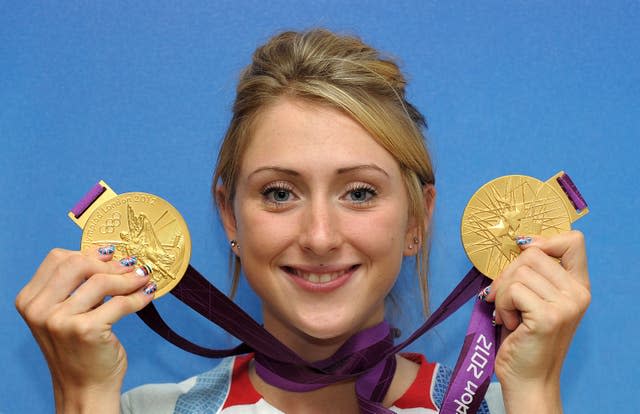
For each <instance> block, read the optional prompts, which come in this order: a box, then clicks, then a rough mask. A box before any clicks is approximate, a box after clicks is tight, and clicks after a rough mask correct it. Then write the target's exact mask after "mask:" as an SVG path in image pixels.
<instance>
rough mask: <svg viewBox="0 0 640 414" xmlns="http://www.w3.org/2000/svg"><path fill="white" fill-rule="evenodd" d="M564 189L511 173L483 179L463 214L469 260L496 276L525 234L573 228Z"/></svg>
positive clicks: (465, 242) (511, 256)
mask: <svg viewBox="0 0 640 414" xmlns="http://www.w3.org/2000/svg"><path fill="white" fill-rule="evenodd" d="M560 197H561V196H560V195H559V194H558V193H557V192H556V191H555V190H554V189H553V188H552V187H551V186H550V185H548V184H546V183H544V182H542V181H539V180H537V179H535V178H532V177H528V176H524V175H508V176H504V177H499V178H496V179H495V180H492V181H490V182H488V183H487V184H485V185H483V186H482V187H481V188H480V189H479V190H478V191H476V193H475V194H474V195H473V197H471V200H470V201H469V204H467V207H466V208H465V210H464V214H463V216H462V226H461V227H462V228H461V231H462V244H463V245H464V249H465V251H466V252H467V255H468V256H469V260H471V262H472V263H473V265H474V266H475V267H476V268H477V269H478V270H479V271H480V272H482V273H483V274H485V275H486V276H488V277H490V278H491V279H495V278H496V277H497V276H498V275H499V274H500V272H501V271H502V269H504V267H505V266H507V265H508V264H509V263H511V261H513V260H514V259H515V258H516V257H517V256H518V254H519V253H520V248H519V247H518V246H517V245H516V242H515V238H516V237H517V236H520V235H543V236H544V235H553V234H557V233H562V232H565V231H569V230H571V218H570V216H569V213H568V211H567V208H566V207H565V205H564V203H563V202H562V200H561V199H560Z"/></svg>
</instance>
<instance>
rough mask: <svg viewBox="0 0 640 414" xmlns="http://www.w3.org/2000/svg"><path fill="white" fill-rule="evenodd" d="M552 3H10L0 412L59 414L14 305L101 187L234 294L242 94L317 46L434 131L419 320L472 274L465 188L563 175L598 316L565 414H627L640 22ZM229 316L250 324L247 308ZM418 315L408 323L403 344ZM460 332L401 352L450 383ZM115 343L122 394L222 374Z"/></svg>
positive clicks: (568, 388)
mask: <svg viewBox="0 0 640 414" xmlns="http://www.w3.org/2000/svg"><path fill="white" fill-rule="evenodd" d="M387 3H389V5H387ZM561 3H562V4H558V2H555V1H538V2H521V1H516V2H502V1H488V2H432V1H429V2H427V1H425V2H422V1H396V2H393V5H390V4H391V2H379V3H378V2H370V1H369V2H359V3H355V2H354V3H349V2H344V1H314V2H308V1H306V2H301V1H295V2H294V1H269V2H263V1H244V2H235V1H218V2H179V3H171V2H117V1H114V2H58V3H57V4H54V2H42V3H38V2H30V3H26V2H25V4H22V2H20V3H19V2H15V4H8V2H3V3H2V4H1V5H0V140H1V141H0V143H1V146H0V154H1V155H0V160H1V164H0V184H1V185H0V197H1V199H0V201H1V203H2V204H1V205H2V210H1V211H2V213H1V214H0V229H2V230H1V231H2V242H1V243H2V245H1V248H0V269H2V271H1V273H0V278H1V281H2V286H3V289H2V290H1V291H0V306H1V309H0V318H1V319H0V321H1V324H0V339H1V341H2V346H1V347H0V358H1V361H2V367H3V368H2V369H3V375H2V376H0V389H2V391H3V392H2V397H0V398H1V400H0V412H6V413H22V412H50V411H52V393H51V390H50V380H49V374H48V370H47V368H46V364H45V361H44V359H43V357H42V356H41V354H40V352H39V350H38V348H37V345H36V343H35V341H34V340H33V339H32V337H31V336H30V333H29V331H28V329H27V327H26V325H25V324H24V323H23V322H22V320H21V319H20V318H19V316H18V314H17V312H15V310H14V307H13V301H14V297H15V295H16V294H17V292H18V291H19V290H20V288H21V287H22V286H23V285H24V284H25V283H26V282H27V281H28V280H29V278H30V277H31V275H32V274H33V273H34V271H35V270H36V268H37V266H38V263H39V262H40V261H41V260H42V259H43V258H44V256H45V255H46V254H47V252H48V251H49V250H50V249H51V248H52V247H55V246H60V247H64V248H69V249H75V248H77V247H78V244H79V240H80V230H79V229H78V228H76V226H75V225H74V224H73V223H72V222H71V221H70V220H69V219H68V218H67V217H66V212H67V211H68V209H69V207H70V206H71V205H73V204H74V203H75V201H76V200H77V199H78V198H79V197H81V196H82V195H83V194H84V192H85V191H86V190H87V189H88V188H89V187H90V186H91V185H93V184H94V183H95V182H96V181H97V180H98V179H101V178H102V179H104V180H106V181H107V182H108V183H109V184H110V185H111V186H112V187H113V188H114V189H115V190H116V191H117V192H126V191H145V192H151V193H155V194H158V195H160V196H162V197H164V198H165V199H167V200H170V201H171V202H172V203H173V204H174V205H175V206H176V207H177V208H178V210H179V211H181V212H182V214H183V215H184V217H185V218H186V220H187V222H188V224H189V226H190V228H191V232H192V240H193V254H192V263H193V264H194V265H195V266H196V267H197V268H198V269H199V270H200V271H201V272H203V273H204V274H206V275H208V277H209V278H210V279H211V280H212V281H214V282H215V283H216V284H217V285H218V286H220V287H221V288H223V289H227V288H228V286H229V283H228V277H227V252H228V247H227V245H226V240H225V238H224V236H223V234H222V232H221V229H220V225H219V224H218V221H217V217H216V215H215V213H214V212H213V209H212V200H211V196H210V194H209V185H210V179H211V174H212V168H213V164H214V161H215V157H216V151H217V148H218V145H219V140H220V137H221V136H222V134H223V132H224V130H225V127H226V125H227V123H228V120H229V118H230V106H231V102H232V99H233V95H234V88H235V83H236V79H237V76H238V73H239V71H240V69H241V68H242V67H243V66H244V65H246V64H247V63H248V62H249V58H250V53H251V52H252V51H253V49H254V48H255V47H256V46H257V45H258V44H260V43H262V42H264V41H265V40H266V39H267V38H268V37H269V36H271V35H272V34H274V33H275V32H277V31H279V30H281V29H302V28H308V27H313V26H324V27H328V28H331V29H335V30H338V31H341V32H346V33H355V34H358V35H360V36H362V37H363V38H364V39H365V40H366V41H367V42H369V43H371V44H372V45H374V46H376V47H378V48H380V49H382V50H385V51H387V52H389V53H390V54H392V55H393V56H396V57H398V58H399V60H400V62H401V65H402V67H403V69H404V70H405V72H406V73H407V74H408V76H409V78H410V81H411V83H410V87H409V94H410V96H411V98H412V100H413V101H414V103H415V104H416V105H417V107H418V108H420V109H421V110H422V111H423V112H424V113H425V114H426V115H427V117H428V120H429V125H430V129H429V145H430V147H431V150H432V153H433V157H434V160H435V166H436V172H437V190H438V199H437V212H436V216H435V222H434V239H433V251H432V272H431V275H432V280H431V287H432V303H434V304H438V303H440V301H441V300H442V299H443V298H444V296H445V295H446V293H447V292H448V291H449V290H450V289H451V288H452V287H453V286H454V285H455V284H456V282H457V280H458V279H459V277H461V275H462V274H463V273H464V272H465V271H466V270H467V269H468V268H469V262H468V260H467V258H466V257H465V254H464V252H463V250H462V247H461V244H460V241H459V230H458V229H459V219H460V216H461V214H462V211H463V209H464V206H465V205H466V202H467V200H468V198H469V197H470V195H471V194H472V193H473V192H474V191H475V190H476V189H477V187H479V186H480V185H482V184H483V183H484V182H486V181H488V180H490V179H492V178H495V177H497V176H501V175H505V174H513V173H520V174H526V175H532V176H535V177H538V178H540V179H543V180H546V179H547V178H548V177H550V176H551V175H553V174H554V173H556V172H557V171H559V170H561V169H564V170H566V171H567V172H569V173H570V174H571V176H572V177H573V179H574V181H576V183H577V184H578V186H579V187H580V189H581V190H582V193H583V195H584V196H585V198H586V199H587V200H588V202H589V203H590V207H591V213H590V214H589V215H588V216H587V217H585V218H583V219H582V220H580V221H579V222H578V223H576V228H578V229H580V230H582V231H583V232H584V233H585V234H586V236H587V241H588V246H587V248H588V254H589V262H590V268H591V277H592V287H593V302H592V305H591V307H590V309H589V311H588V312H587V314H586V316H585V318H584V320H583V323H582V325H581V327H580V329H579V331H578V333H577V335H576V338H575V341H574V344H573V346H572V349H571V351H570V353H569V355H568V358H567V361H566V364H565V368H564V371H563V377H562V392H563V399H564V401H565V408H566V412H582V413H601V412H633V411H635V410H636V409H637V408H638V403H637V402H636V401H637V390H638V388H639V387H638V386H639V380H638V375H637V373H638V362H639V361H638V357H637V349H638V346H637V338H638V337H637V331H638V317H637V313H638V306H637V300H636V297H637V292H639V291H640V277H639V276H640V275H639V272H638V268H639V267H640V262H639V259H638V258H639V257H640V255H639V254H638V251H639V250H640V242H639V240H640V238H639V237H638V234H637V233H638V230H639V226H638V224H637V218H636V214H637V211H638V209H639V208H640V205H639V204H640V203H639V197H638V194H637V189H636V184H637V177H638V172H639V171H638V164H637V163H638V160H639V159H640V151H639V147H640V145H638V136H639V133H640V121H639V119H640V86H639V85H640V70H639V69H640V65H639V64H640V46H639V45H640V29H639V26H640V25H639V24H638V22H639V21H640V5H639V3H638V2H637V1H627V2H625V1H612V2H592V1H575V2H561ZM238 300H239V302H240V303H241V304H242V306H243V307H245V308H246V309H248V310H250V311H251V312H252V313H253V314H254V315H256V316H257V315H258V308H257V306H256V302H255V298H254V297H253V296H252V293H251V292H249V291H248V289H247V288H246V286H245V287H243V289H242V291H241V293H240V295H239V298H238ZM158 305H159V306H160V307H161V311H162V312H164V314H165V315H167V319H168V320H169V321H170V322H171V323H174V324H176V325H177V327H178V328H182V331H183V332H187V333H188V336H189V337H190V338H192V339H194V340H197V341H200V342H202V343H204V344H208V345H212V346H213V345H216V346H227V345H230V344H231V343H232V342H233V341H232V340H231V339H229V338H227V337H226V336H224V335H222V334H220V332H219V331H217V330H216V329H214V328H213V327H212V326H211V325H210V324H208V323H205V322H204V321H202V320H201V319H200V318H199V317H197V316H195V315H194V314H192V313H191V312H188V311H186V310H185V309H184V306H181V305H180V304H178V303H177V302H176V301H175V300H173V299H172V298H169V297H166V298H163V299H161V300H159V301H158ZM417 309H419V304H418V303H415V306H408V307H406V308H405V314H404V316H405V319H406V320H408V322H407V324H406V325H407V326H408V328H407V329H410V328H411V327H416V326H417V325H418V318H417V316H416V315H418V312H417ZM468 312H469V307H468V306H467V307H466V308H464V310H463V311H462V312H459V313H458V314H456V315H455V316H454V317H452V318H450V319H449V320H448V321H446V322H445V324H444V325H442V326H441V327H439V328H438V329H437V330H436V332H434V333H431V334H429V335H427V336H426V337H425V338H424V339H423V340H421V341H420V342H419V343H417V344H416V345H415V346H414V347H413V349H414V350H419V351H422V352H426V353H427V354H428V355H429V357H430V358H431V359H434V360H439V361H443V362H445V363H448V364H450V365H452V364H453V363H454V362H455V359H456V356H457V353H458V350H459V347H460V345H461V342H462V338H463V334H464V331H465V327H466V322H467V320H468ZM115 330H116V332H117V334H118V336H119V337H120V338H121V340H122V341H123V342H124V344H125V346H126V349H127V351H128V355H129V364H130V368H129V372H128V374H127V377H126V380H125V388H126V389H128V388H131V387H133V386H136V385H139V384H143V383H149V382H159V381H173V382H175V381H178V380H181V379H183V378H185V377H188V376H191V375H193V374H196V373H198V372H201V371H204V370H206V369H208V368H209V367H210V366H211V365H212V364H213V362H212V361H209V360H206V359H204V358H200V357H196V356H191V355H188V354H186V353H185V352H182V351H180V350H178V349H176V348H174V347H173V346H172V345H170V344H168V343H166V342H164V341H163V340H161V339H160V338H159V337H157V336H156V335H155V334H154V333H153V332H151V331H150V330H149V329H147V328H146V327H145V326H143V325H142V323H141V321H139V320H138V319H137V318H136V317H135V316H130V317H126V318H125V319H124V320H122V321H121V322H120V323H119V324H118V325H117V326H116V328H115ZM405 333H406V331H405ZM634 391H636V392H634ZM634 408H635V409H634Z"/></svg>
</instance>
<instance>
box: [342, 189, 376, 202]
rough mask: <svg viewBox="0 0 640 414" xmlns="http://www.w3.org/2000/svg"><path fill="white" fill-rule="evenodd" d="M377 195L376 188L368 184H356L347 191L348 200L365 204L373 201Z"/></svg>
mask: <svg viewBox="0 0 640 414" xmlns="http://www.w3.org/2000/svg"><path fill="white" fill-rule="evenodd" d="M376 195H377V192H376V189H375V188H373V187H372V186H370V185H367V184H356V185H354V186H353V188H350V189H349V190H348V192H347V195H346V198H347V201H350V202H352V203H355V204H363V203H367V202H369V201H371V199H372V198H373V197H375V196H376Z"/></svg>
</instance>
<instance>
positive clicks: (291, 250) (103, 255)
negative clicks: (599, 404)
mask: <svg viewBox="0 0 640 414" xmlns="http://www.w3.org/2000/svg"><path fill="white" fill-rule="evenodd" d="M233 112H234V115H233V119H232V121H231V125H230V127H229V129H228V131H227V134H226V137H225V140H224V142H223V145H222V148H221V152H220V156H219V158H218V165H217V168H216V173H215V177H214V183H213V188H214V194H215V198H216V201H217V205H218V208H219V211H220V216H221V218H222V221H223V224H224V228H225V231H226V233H227V236H228V238H229V240H230V244H231V247H232V254H234V255H235V264H236V268H235V271H234V285H233V286H234V289H235V286H236V284H237V279H238V277H239V272H240V265H241V266H242V271H243V273H244V274H245V275H246V277H247V279H248V281H249V284H250V285H251V287H252V288H253V289H254V290H255V291H256V293H257V294H258V296H259V297H260V299H261V301H262V310H263V315H264V326H265V328H266V329H267V330H268V331H269V332H270V333H271V334H273V335H274V336H275V337H276V338H278V339H279V340H280V341H281V342H282V343H284V344H285V345H287V346H288V347H289V348H291V349H292V350H294V351H295V352H296V353H297V354H298V355H300V356H301V357H303V358H304V359H306V360H308V361H317V360H321V359H325V358H327V357H329V356H331V355H332V354H333V353H334V352H335V351H336V350H337V349H338V348H339V347H340V346H341V345H342V344H343V343H345V341H346V340H347V339H348V338H350V337H351V336H353V335H354V334H356V333H357V332H360V331H362V330H363V329H366V328H369V327H371V326H374V325H376V324H378V323H380V322H381V321H382V320H383V318H384V314H385V299H386V298H387V296H388V294H389V292H390V291H391V288H392V287H393V285H394V283H395V281H396V278H397V277H398V273H399V271H400V266H401V264H402V261H403V260H404V258H405V257H410V256H416V270H417V274H418V279H419V283H420V286H421V289H422V291H423V294H424V297H425V298H426V264H427V255H428V249H427V245H428V230H429V223H430V218H431V212H432V210H433V203H434V196H435V190H434V177H433V171H432V168H431V162H430V159H429V154H428V152H427V150H426V147H425V144H424V138H423V135H422V130H423V128H424V126H425V122H424V118H423V117H422V115H421V114H420V113H419V112H418V111H417V110H416V109H415V108H414V107H413V106H412V105H411V104H410V103H409V102H408V101H407V100H406V98H405V80H404V77H403V75H402V74H401V73H400V71H399V69H398V67H397V66H396V64H395V63H394V62H393V61H391V60H388V59H384V58H381V57H380V55H379V54H378V52H377V51H375V50H374V49H372V48H370V47H369V46H367V45H365V44H363V43H362V42H361V41H360V40H358V39H356V38H352V37H340V36H336V35H334V34H332V33H330V32H327V31H323V30H314V31H309V32H305V33H292V32H287V33H283V34H280V35H278V36H275V37H274V38H272V39H271V40H270V41H269V42H268V43H267V44H265V45H264V46H262V47H260V48H259V49H258V50H256V52H255V54H254V56H253V62H252V63H251V65H250V66H249V67H248V68H247V69H246V70H245V71H244V72H243V74H242V77H241V79H240V83H239V86H238V91H237V97H236V101H235V104H234V108H233ZM519 244H521V246H522V248H523V250H524V251H523V253H522V254H521V255H520V256H519V257H518V258H517V259H516V260H515V261H514V262H513V263H511V264H510V265H509V266H508V267H507V268H506V269H505V270H504V271H503V272H502V274H501V276H500V277H499V278H498V279H497V281H495V282H494V283H493V284H492V286H491V287H490V292H485V294H484V296H485V299H486V300H487V301H492V302H495V305H496V323H498V324H502V325H503V327H502V344H501V347H500V350H499V352H498V355H497V358H496V366H495V370H496V374H497V377H498V379H499V381H500V383H501V386H502V398H503V401H504V407H505V408H506V411H507V412H509V413H524V412H530V411H535V412H536V413H547V412H548V413H552V412H560V411H561V409H562V406H561V401H560V390H559V377H560V370H561V366H562V362H563V360H564V356H565V354H566V351H567V349H568V347H569V344H570V341H571V339H572V337H573V334H574V332H575V329H576V327H577V324H578V322H579V320H580V318H581V316H582V315H583V313H584V312H585V310H586V308H587V306H588V303H589V298H590V296H589V281H588V272H587V267H586V257H585V249H584V242H583V239H582V236H581V235H580V233H578V232H569V233H566V234H562V235H559V236H556V237H553V238H547V239H544V238H541V237H534V238H522V239H521V241H520V243H519ZM111 259H112V251H111V250H110V249H108V248H107V249H101V250H100V251H97V252H83V253H79V252H69V251H62V250H58V249H56V250H53V251H52V252H51V253H50V254H49V255H48V256H47V258H46V259H45V260H44V261H43V263H42V265H41V266H40V268H39V269H38V271H37V272H36V274H35V275H34V277H33V279H32V280H31V281H30V282H29V283H28V284H27V286H25V288H24V289H23V290H22V291H21V292H20V294H19V295H18V298H17V299H16V306H17V308H18V310H19V311H20V313H21V314H22V315H23V317H24V318H25V320H26V321H27V323H28V324H29V326H30V328H31V330H32V332H33V334H34V336H35V337H36V339H37V340H38V342H39V344H40V347H41V348H42V350H43V353H44V354H45V356H46V358H47V362H48V364H49V367H50V370H51V373H52V379H53V386H54V392H55V397H56V408H57V410H58V411H60V412H66V411H68V412H77V411H92V412H96V411H100V412H118V410H119V409H120V408H119V398H120V397H119V395H120V391H121V390H120V389H121V385H122V380H123V377H124V374H125V371H126V366H127V363H126V354H125V351H124V348H123V347H122V345H121V344H120V342H119V341H118V339H117V338H116V337H115V336H114V335H113V332H112V331H111V325H112V324H113V323H115V322H117V320H119V319H120V318H121V317H123V316H124V315H126V314H128V313H131V312H135V311H137V310H139V309H142V308H143V307H144V306H145V305H147V304H148V303H149V302H150V301H151V299H152V296H153V291H154V289H155V286H154V285H153V283H152V282H150V280H149V276H148V275H147V274H146V272H144V271H141V270H139V269H137V270H136V271H132V270H131V266H132V265H133V264H134V263H132V262H134V261H133V260H125V261H123V262H122V263H117V262H114V261H113V260H111ZM558 259H561V261H559V260H558ZM83 282H84V283H83ZM72 292H74V294H73V295H70V294H71V293H72ZM105 296H112V298H111V299H109V300H108V301H106V302H105V303H104V304H103V303H102V300H103V298H104V297H105ZM425 304H426V299H425ZM425 306H426V305H425ZM77 350H81V351H80V352H78V351H77ZM396 362H397V368H396V370H395V374H394V375H393V380H392V382H391V386H390V388H389V390H388V392H387V393H386V396H385V398H384V400H383V405H384V406H386V407H391V408H392V409H393V410H394V411H398V412H402V410H404V409H409V408H413V409H414V410H416V411H411V412H425V413H428V412H437V406H438V405H439V401H438V398H439V397H438V395H437V394H438V393H437V391H434V389H435V388H438V387H442V386H443V384H441V382H442V381H443V380H442V376H443V374H442V373H443V372H444V371H443V369H442V368H441V367H440V366H439V365H437V364H432V363H429V362H427V361H426V360H425V359H424V358H423V357H421V356H417V355H397V356H396ZM222 377H224V379H223V380H220V378H222ZM228 377H231V378H228ZM229 381H231V384H230V385H229ZM228 387H230V390H229V391H228V392H227V388H228ZM354 387H355V386H354V382H353V381H344V382H340V383H336V384H333V385H329V386H326V387H323V388H320V389H318V390H315V391H309V392H291V391H286V390H283V389H280V388H278V387H275V386H273V385H269V384H268V383H267V382H265V381H264V380H263V379H262V378H261V377H260V376H259V375H257V374H256V371H255V365H254V363H253V361H252V356H251V355H248V356H242V357H238V358H235V359H228V360H224V361H223V362H222V363H221V365H220V366H219V367H218V368H216V369H214V370H213V371H211V372H210V373H207V374H204V375H202V376H199V377H198V378H193V379H190V380H187V381H185V382H183V383H180V384H174V385H162V386H157V385H156V386H145V387H141V388H140V389H137V390H134V391H132V392H130V393H128V394H125V396H124V397H123V399H122V402H123V405H122V408H123V409H124V410H133V411H136V410H143V411H148V412H173V411H174V409H175V410H176V411H178V412H201V411H200V410H205V409H206V410H210V411H213V412H216V411H217V410H218V409H220V408H221V407H223V406H224V409H225V411H222V412H225V413H233V412H246V411H250V410H255V411H251V412H261V413H273V412H281V411H282V412H287V413H300V412H302V413H326V412H344V413H353V412H358V402H357V399H356V393H355V390H354ZM238 390H240V392H238ZM217 399H220V401H218V400H217ZM481 409H482V410H484V411H485V412H486V411H488V408H487V406H486V405H483V407H482V408H481ZM278 410H280V411H278ZM492 410H493V411H492V412H496V410H497V408H494V407H493V406H492ZM405 412H406V411H405Z"/></svg>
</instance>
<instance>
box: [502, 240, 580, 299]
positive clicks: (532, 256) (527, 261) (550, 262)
mask: <svg viewBox="0 0 640 414" xmlns="http://www.w3.org/2000/svg"><path fill="white" fill-rule="evenodd" d="M511 264H512V265H514V266H513V267H511V268H509V269H505V270H507V271H517V270H515V269H517V268H518V267H520V266H527V267H530V268H531V269H532V270H534V271H535V272H537V273H538V274H540V275H542V276H544V277H545V278H546V279H547V280H548V281H549V282H550V283H552V284H553V285H554V286H555V287H556V288H557V289H558V290H559V291H562V292H568V291H570V290H571V289H572V285H573V283H575V281H574V280H573V279H572V278H571V277H570V276H569V272H568V271H567V270H566V269H565V268H564V267H562V265H561V264H560V263H559V262H558V261H557V260H556V259H555V258H554V257H551V256H549V255H548V254H547V253H545V252H543V251H542V250H541V249H539V248H538V247H536V246H531V247H528V248H527V249H526V250H525V251H523V252H522V253H521V254H520V256H518V258H517V259H516V260H514V262H513V263H511Z"/></svg>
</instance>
